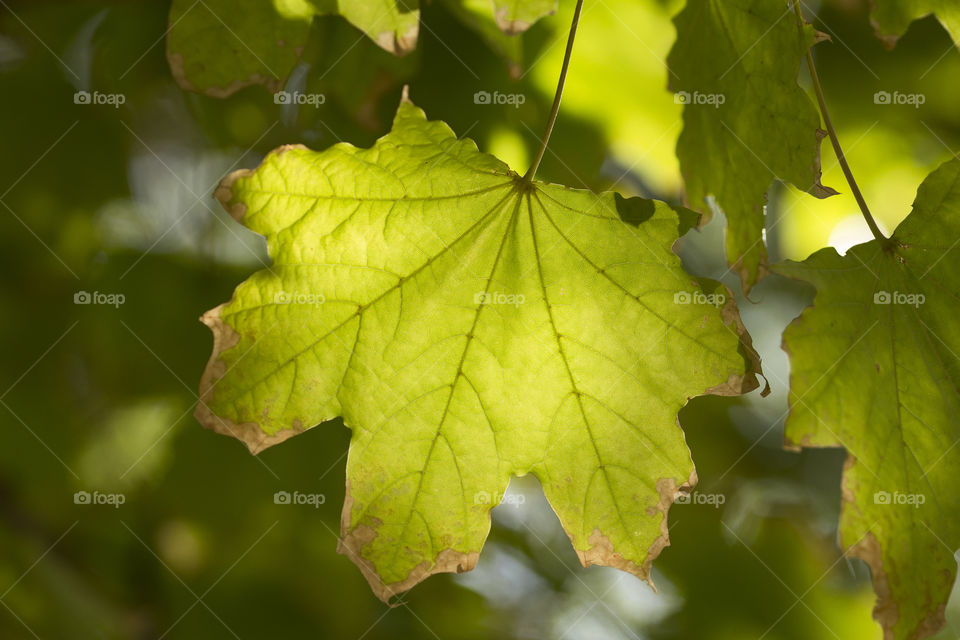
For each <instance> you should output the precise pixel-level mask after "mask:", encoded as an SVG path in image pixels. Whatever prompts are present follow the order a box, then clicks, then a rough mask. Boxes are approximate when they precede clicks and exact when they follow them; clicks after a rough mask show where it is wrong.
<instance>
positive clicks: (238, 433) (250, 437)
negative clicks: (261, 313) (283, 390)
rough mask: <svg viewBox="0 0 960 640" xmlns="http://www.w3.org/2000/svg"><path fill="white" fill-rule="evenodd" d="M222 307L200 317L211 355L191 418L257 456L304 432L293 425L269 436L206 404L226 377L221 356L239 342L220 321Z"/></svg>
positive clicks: (258, 428) (251, 423) (228, 326)
mask: <svg viewBox="0 0 960 640" xmlns="http://www.w3.org/2000/svg"><path fill="white" fill-rule="evenodd" d="M225 306H226V305H225V304H221V305H219V306H217V307H214V308H213V309H211V310H210V311H207V312H206V313H205V314H203V315H202V316H200V322H202V323H203V324H205V325H207V326H208V327H210V330H211V331H212V332H213V353H211V354H210V359H209V360H208V361H207V367H206V369H204V371H203V375H202V376H201V377H200V401H199V402H198V403H197V408H196V409H195V410H194V412H193V415H194V417H195V418H196V419H197V420H198V421H199V422H200V424H202V425H203V426H204V427H206V428H207V429H212V430H213V431H215V432H216V433H220V434H223V435H226V436H233V437H234V438H236V439H238V440H240V441H241V442H243V443H244V444H245V445H247V448H248V449H249V450H250V453H252V454H254V455H256V454H258V453H260V452H261V451H263V450H264V449H266V448H267V447H272V446H273V445H275V444H278V443H280V442H283V441H284V440H286V439H288V438H290V437H292V436H295V435H297V434H298V433H300V432H302V431H303V428H302V425H301V424H300V422H299V421H295V422H294V424H293V428H291V429H282V430H280V431H278V432H276V433H274V434H272V435H270V434H267V433H266V432H264V431H263V429H262V428H261V427H260V424H259V423H257V422H243V423H236V422H234V421H232V420H230V419H229V418H224V417H222V416H218V415H217V414H215V413H214V412H213V411H212V410H211V409H210V406H209V404H208V403H209V402H211V401H212V399H213V391H214V388H215V387H216V385H217V383H218V382H219V381H220V379H221V378H222V377H223V376H224V375H225V374H226V368H227V367H226V364H225V363H224V362H223V360H221V359H220V354H222V353H223V352H224V351H226V350H228V349H231V348H233V347H235V346H236V345H237V343H238V342H240V334H238V333H237V332H236V331H234V329H233V327H231V326H230V325H228V324H227V323H225V322H224V321H223V319H222V318H221V312H222V311H223V308H224V307H225Z"/></svg>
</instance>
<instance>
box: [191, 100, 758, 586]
mask: <svg viewBox="0 0 960 640" xmlns="http://www.w3.org/2000/svg"><path fill="white" fill-rule="evenodd" d="M217 197H218V198H219V199H220V200H221V202H223V203H224V205H225V206H226V207H227V209H228V210H229V211H230V212H231V214H232V215H233V216H234V217H235V218H236V219H238V220H239V221H241V222H242V223H243V224H244V225H246V226H248V227H249V228H250V229H252V230H254V231H256V232H258V233H261V234H263V235H265V236H266V238H267V244H268V248H269V251H270V255H271V256H272V258H273V265H272V267H271V268H269V269H266V270H263V271H259V272H257V273H255V274H254V275H253V276H252V277H251V278H250V279H249V280H247V281H246V282H244V283H243V284H241V285H240V286H239V287H238V288H237V289H236V291H235V292H234V295H233V298H232V299H231V301H230V302H229V303H227V304H224V305H221V306H219V307H217V308H215V309H213V310H211V311H209V312H207V314H205V315H204V317H203V321H204V322H205V323H206V324H207V325H209V326H210V327H211V329H212V330H213V333H214V338H215V344H214V352H213V355H212V356H211V358H210V361H209V363H208V366H207V370H206V372H205V374H204V376H203V379H202V382H201V394H202V397H203V401H202V402H201V403H200V404H199V405H198V409H197V417H198V418H199V419H200V421H201V422H202V423H203V424H204V425H206V426H207V427H210V428H212V429H214V430H216V431H218V432H221V433H225V434H230V435H233V436H236V437H237V438H239V439H241V440H242V441H244V442H245V443H246V444H247V446H248V447H249V448H250V450H251V451H253V452H254V453H256V452H258V451H260V450H261V449H263V448H265V447H267V446H270V445H272V444H275V443H278V442H280V441H283V440H285V439H286V438H289V437H290V436H293V435H295V434H297V433H299V432H301V431H302V430H304V429H306V428H309V427H312V426H313V425H316V424H318V423H322V422H324V421H327V420H330V419H332V418H334V417H337V416H342V417H343V421H344V423H345V424H346V425H347V426H348V427H349V428H350V429H351V430H352V439H351V443H350V452H349V458H348V462H347V492H346V500H345V504H344V507H343V518H342V541H341V545H340V550H341V551H342V552H344V553H347V554H348V555H350V557H351V559H353V560H354V561H355V562H356V563H357V564H358V566H359V567H360V568H361V570H362V571H363V573H364V575H365V576H366V577H367V578H368V580H369V582H370V584H371V586H372V587H373V589H374V591H375V592H376V593H377V595H378V596H380V597H381V598H383V599H385V600H386V599H389V598H390V597H391V596H392V595H393V594H396V593H398V592H401V591H403V590H406V589H409V588H410V587H412V586H413V585H414V584H416V583H417V582H419V581H421V580H423V579H424V578H425V577H426V576H429V575H430V574H432V573H437V572H441V571H464V570H468V569H470V568H472V567H473V566H474V564H475V563H476V561H477V556H478V554H479V552H480V549H481V547H482V546H483V542H484V539H485V538H486V536H487V533H488V531H489V528H490V514H489V512H490V509H491V508H492V507H493V506H495V505H496V504H497V503H498V502H499V501H500V498H501V497H502V495H503V492H504V490H505V489H506V487H507V483H508V480H509V478H510V476H511V474H515V475H523V474H526V473H533V474H534V475H535V476H536V477H537V478H539V480H540V482H541V483H542V485H543V489H544V492H545V493H546V496H547V498H548V499H549V501H550V504H551V505H552V506H553V508H554V509H555V510H556V512H557V515H558V516H559V518H560V521H561V523H562V524H563V527H564V528H565V529H566V531H567V533H568V534H569V535H570V538H571V540H572V542H573V545H574V547H575V549H576V551H577V553H578V554H579V557H580V559H581V560H582V562H583V563H584V564H604V565H611V566H616V567H619V568H621V569H624V570H626V571H629V572H631V573H633V574H635V575H637V576H640V577H641V578H645V579H646V578H648V577H649V573H650V565H651V562H652V561H653V559H654V558H655V557H656V556H657V555H658V553H659V552H660V550H661V549H662V548H663V547H664V546H666V545H667V544H668V537H667V529H666V512H667V509H668V508H669V506H670V504H671V503H672V502H673V500H674V498H675V497H676V496H677V495H679V493H678V492H679V491H680V490H682V489H684V488H689V487H691V486H692V485H693V484H694V483H695V482H696V475H695V472H694V467H693V463H692V461H691V459H690V453H689V451H688V449H687V446H686V444H685V442H684V437H683V432H682V431H681V429H680V428H679V425H678V424H677V422H676V414H677V411H678V410H679V409H680V408H681V407H682V406H683V405H684V404H685V402H686V401H687V399H688V398H690V397H691V396H694V395H698V394H702V393H705V392H707V393H716V394H736V393H740V392H742V391H745V390H749V389H752V388H754V387H756V385H757V378H756V376H755V370H757V369H758V366H757V363H756V362H755V354H753V351H752V349H751V348H750V346H749V338H748V337H746V336H743V337H740V336H739V334H740V333H742V326H741V325H740V323H739V317H738V315H737V311H736V308H735V306H733V303H732V302H727V303H726V304H720V305H719V307H720V308H718V307H717V306H715V304H711V302H712V303H719V302H720V301H721V300H720V299H719V298H704V296H722V295H724V294H723V292H724V291H725V289H723V288H722V287H720V286H719V285H716V283H714V284H713V285H712V286H711V287H710V288H708V289H705V290H702V289H701V288H700V286H699V285H697V284H696V283H695V282H694V281H693V280H692V279H691V277H690V276H688V275H687V274H686V273H684V271H683V270H682V268H681V266H680V261H679V259H678V258H677V256H676V255H675V254H674V253H673V252H672V250H671V247H672V245H673V244H674V242H675V241H676V240H677V237H678V233H679V232H680V231H681V230H686V229H687V228H689V223H690V222H692V218H693V214H691V213H690V212H685V211H681V212H680V213H679V214H678V212H676V211H674V210H673V209H671V208H670V207H669V206H667V205H665V204H663V203H660V202H654V201H650V200H643V199H639V198H631V199H625V198H622V197H621V196H619V195H617V194H613V193H604V194H600V195H596V194H593V193H590V192H587V191H580V190H575V189H570V188H567V187H563V186H559V185H553V184H545V183H541V182H532V183H530V182H526V181H524V180H523V179H522V178H521V177H520V176H518V175H517V174H516V173H514V172H513V171H511V170H510V169H509V168H508V167H507V166H506V165H505V164H504V163H503V162H501V161H499V160H497V159H496V158H494V157H493V156H490V155H486V154H483V153H480V152H479V151H478V150H477V148H476V145H475V144H474V143H473V142H472V141H470V140H458V139H457V138H456V137H455V136H454V134H453V132H452V131H451V130H450V129H449V128H448V127H447V126H446V125H445V124H443V123H441V122H429V121H427V120H426V118H425V116H424V114H423V112H422V111H421V110H420V109H418V108H416V107H415V106H413V105H412V104H411V103H410V102H409V101H407V100H404V102H403V103H402V104H401V105H400V108H399V110H398V112H397V115H396V119H395V120H394V123H393V129H392V131H391V132H390V133H389V134H387V135H386V136H384V137H383V138H381V139H379V140H378V141H377V142H376V144H375V145H374V146H373V147H372V148H370V149H358V148H356V147H353V146H351V145H349V144H337V145H334V146H333V147H330V148H329V149H327V150H325V151H322V152H315V151H311V150H309V149H307V148H305V147H301V146H291V147H284V148H281V149H279V150H277V151H275V152H273V153H271V154H269V155H268V156H267V157H266V159H265V160H264V161H263V163H262V164H261V165H260V166H259V168H257V169H256V170H254V171H247V170H244V171H239V172H236V173H234V174H231V175H230V176H229V177H228V178H226V179H225V180H224V182H223V184H222V185H221V187H220V189H219V190H218V191H217Z"/></svg>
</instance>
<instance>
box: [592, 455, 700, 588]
mask: <svg viewBox="0 0 960 640" xmlns="http://www.w3.org/2000/svg"><path fill="white" fill-rule="evenodd" d="M696 485H697V471H696V470H695V469H694V470H693V471H691V472H690V477H689V478H688V479H687V481H686V482H684V483H683V484H681V485H679V486H678V485H677V482H676V480H675V479H673V478H660V479H659V480H657V491H659V492H660V501H659V502H658V503H657V504H656V505H655V506H653V507H650V508H649V509H648V512H652V513H650V515H656V514H657V513H662V514H663V518H662V519H661V520H660V535H659V536H657V538H656V539H655V540H654V541H653V543H652V544H651V545H650V546H649V547H648V548H647V555H646V557H645V558H644V560H643V563H642V564H639V565H638V564H637V563H635V562H633V561H632V560H628V559H626V558H624V557H623V556H622V555H621V554H619V553H617V551H616V550H615V549H614V547H613V543H612V542H611V541H610V538H608V537H607V536H606V535H604V534H603V532H602V531H600V529H594V530H593V533H591V534H590V537H589V538H588V539H587V542H589V543H590V548H589V549H586V550H585V551H581V550H580V549H576V552H577V556H578V557H579V558H580V564H582V565H583V566H584V567H589V566H590V565H592V564H596V565H601V566H605V567H614V568H615V569H620V570H622V571H626V572H627V573H632V574H633V575H635V576H637V577H638V578H640V579H641V580H644V581H645V582H646V583H647V584H649V585H650V588H652V589H653V590H654V591H656V590H657V587H656V585H654V584H653V581H652V580H651V579H650V570H651V569H652V568H653V561H654V560H656V559H657V557H658V556H659V555H660V553H661V552H662V551H663V550H664V549H665V548H667V547H669V546H670V529H669V527H668V526H667V513H668V512H669V510H670V506H671V505H672V504H673V503H674V501H675V500H676V499H677V498H678V497H680V495H681V494H683V493H689V492H690V490H691V489H693V487H695V486H696Z"/></svg>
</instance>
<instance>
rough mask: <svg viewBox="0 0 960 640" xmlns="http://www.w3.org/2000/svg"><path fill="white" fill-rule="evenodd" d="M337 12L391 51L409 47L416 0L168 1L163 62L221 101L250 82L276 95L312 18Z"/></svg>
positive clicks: (415, 26) (186, 83) (416, 20)
mask: <svg viewBox="0 0 960 640" xmlns="http://www.w3.org/2000/svg"><path fill="white" fill-rule="evenodd" d="M324 14H339V15H342V16H343V17H344V18H346V19H347V20H349V21H350V22H351V23H352V24H353V25H354V26H355V27H357V28H358V29H360V30H361V31H363V32H364V33H365V34H367V36H369V37H370V38H371V39H372V40H373V41H374V42H376V43H377V44H378V45H380V46H381V47H382V48H384V49H386V50H387V51H390V52H391V53H394V54H397V55H402V54H404V53H407V52H409V51H411V50H413V48H414V47H415V46H416V44H417V34H418V31H419V25H420V12H419V10H418V9H417V2H416V0H410V3H405V2H398V0H319V1H317V2H310V1H309V0H275V1H273V2H254V3H249V4H246V5H243V6H242V7H238V6H237V4H236V3H235V2H230V1H229V0H201V1H200V2H196V1H195V0H173V3H172V4H171V6H170V28H169V32H168V35H167V59H168V61H169V63H170V69H171V71H172V73H173V75H174V77H175V78H176V80H177V82H178V83H179V84H180V86H181V87H183V88H184V89H188V90H190V91H197V92H199V93H206V94H208V95H211V96H215V97H225V96H228V95H230V94H231V93H233V92H234V91H236V90H238V89H240V88H242V87H246V86H250V85H253V84H263V85H265V86H266V87H267V88H268V89H270V90H271V91H277V90H279V89H280V88H281V87H282V86H283V83H284V82H285V81H286V78H287V76H288V75H289V74H290V72H291V71H292V70H293V67H294V65H296V63H297V60H298V59H299V58H300V53H301V52H302V50H303V47H304V46H305V45H306V42H307V37H308V35H309V33H310V23H311V21H312V20H313V18H314V16H316V15H324Z"/></svg>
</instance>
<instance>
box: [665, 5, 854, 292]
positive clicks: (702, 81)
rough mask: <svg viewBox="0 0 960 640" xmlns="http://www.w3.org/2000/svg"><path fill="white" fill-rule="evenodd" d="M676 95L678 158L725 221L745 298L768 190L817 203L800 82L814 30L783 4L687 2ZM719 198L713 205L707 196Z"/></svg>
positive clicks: (809, 110)
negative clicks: (783, 185) (777, 182)
mask: <svg viewBox="0 0 960 640" xmlns="http://www.w3.org/2000/svg"><path fill="white" fill-rule="evenodd" d="M674 22H675V24H676V27H677V41H676V44H675V45H674V47H673V49H672V50H671V51H670V55H669V57H668V58H667V66H668V67H669V69H670V76H669V77H670V81H669V84H670V90H671V91H673V92H675V94H676V96H677V97H678V98H677V99H678V100H680V101H681V102H683V103H684V108H683V124H684V127H683V132H682V133H681V134H680V138H679V140H678V141H677V157H678V158H679V160H680V170H681V172H682V173H683V177H684V181H685V183H686V189H687V197H688V199H689V201H690V203H691V204H692V205H693V206H694V207H696V208H698V209H699V210H701V211H703V212H704V213H705V214H707V215H708V216H709V215H710V212H711V204H714V205H715V206H717V207H719V208H720V209H721V210H723V212H724V213H725V214H726V217H727V242H726V244H727V257H728V260H729V262H730V264H731V266H732V268H733V270H734V271H735V272H736V273H738V274H739V275H740V278H741V281H742V282H743V286H744V290H745V291H748V290H749V289H750V287H752V286H753V285H754V284H755V283H756V282H757V281H758V280H759V279H760V278H762V277H763V276H764V275H766V274H767V273H768V271H769V268H768V263H767V251H766V247H765V246H764V242H763V228H764V207H765V205H766V192H767V190H768V189H769V188H770V184H771V182H772V181H773V180H774V179H781V180H786V181H788V182H791V183H793V184H794V185H796V186H797V187H798V188H800V189H803V190H804V191H807V192H809V193H811V194H812V195H815V196H817V197H819V198H824V197H827V196H830V195H834V194H835V193H836V192H835V191H834V190H833V189H830V188H827V187H824V186H823V185H821V184H820V140H821V139H822V137H823V136H824V135H825V134H824V132H822V131H821V130H820V129H819V126H820V117H819V115H818V114H817V111H816V108H815V107H814V105H813V103H812V102H811V101H810V99H809V98H808V97H807V95H806V94H805V93H804V92H803V90H802V89H801V88H800V86H799V85H798V84H797V70H798V68H799V65H800V62H801V60H802V59H803V57H804V56H805V53H806V51H807V49H808V48H809V47H810V46H811V45H813V43H814V40H815V33H814V31H813V29H812V28H811V27H809V26H808V25H805V26H804V29H803V32H802V34H801V32H800V30H798V29H797V19H796V17H795V16H794V14H793V12H792V11H791V10H790V6H789V5H788V4H787V3H786V2H781V1H778V0H690V1H689V2H687V5H686V7H685V8H684V9H683V11H681V12H680V13H679V14H678V15H677V17H676V18H675V19H674ZM711 197H712V199H713V201H714V202H713V203H711V202H710V199H711Z"/></svg>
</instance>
